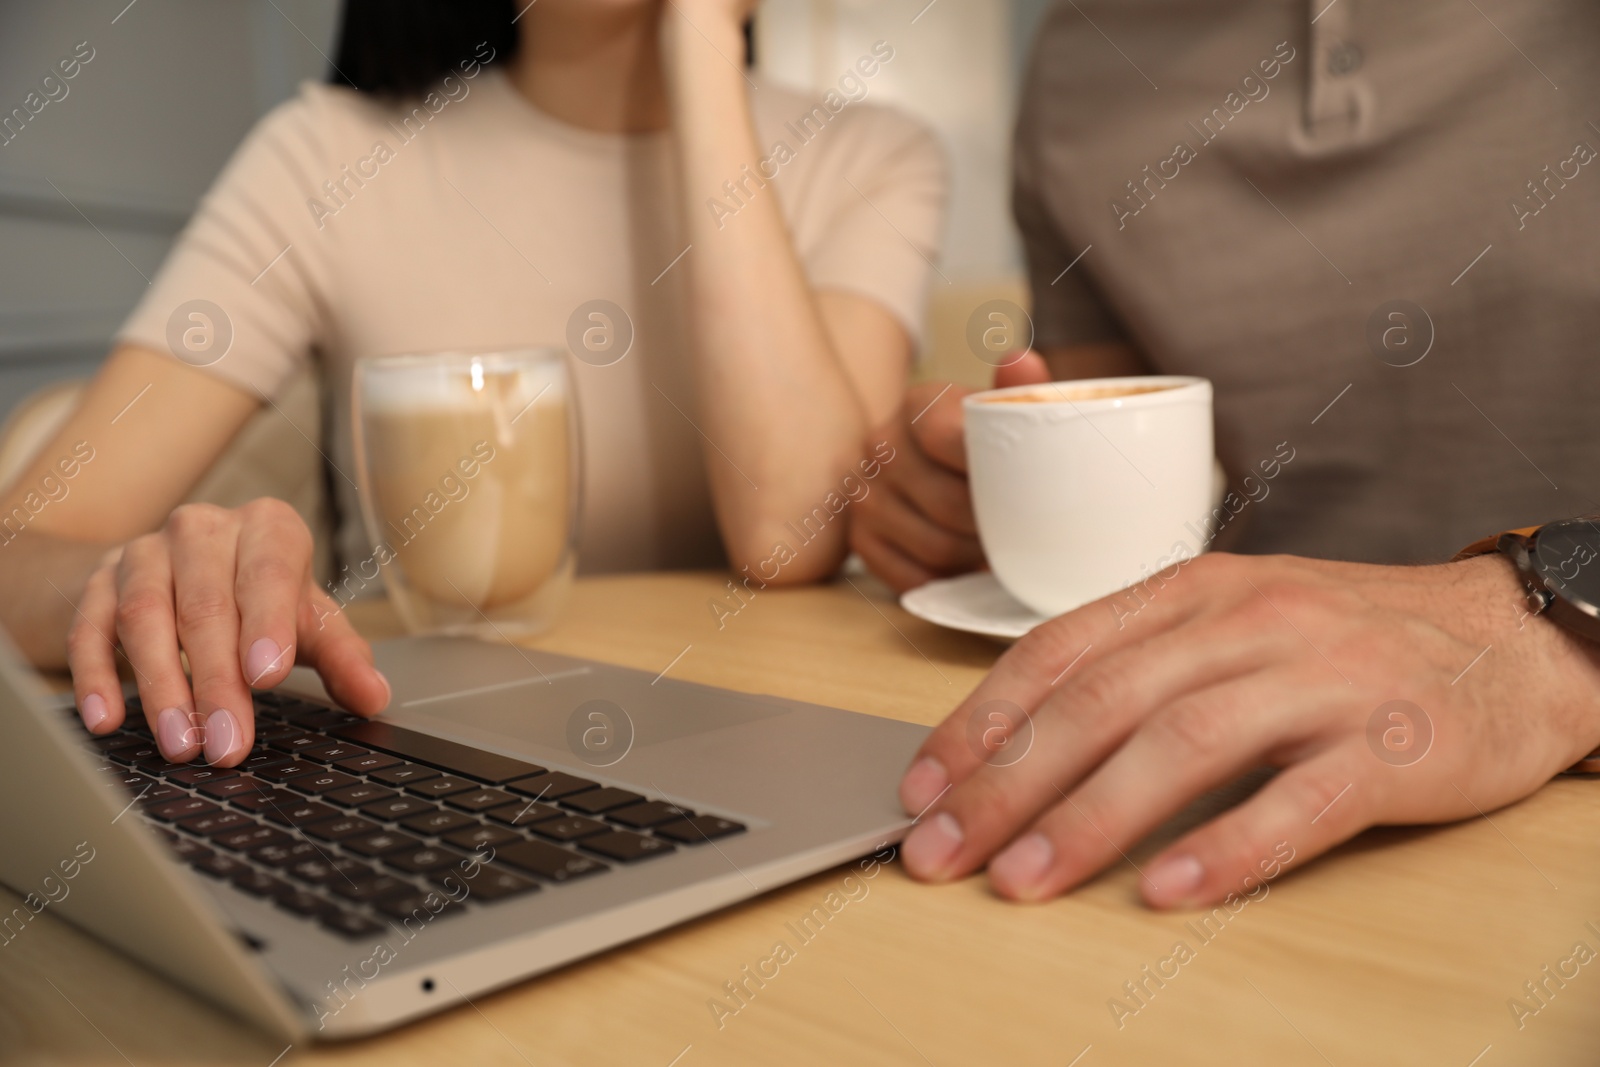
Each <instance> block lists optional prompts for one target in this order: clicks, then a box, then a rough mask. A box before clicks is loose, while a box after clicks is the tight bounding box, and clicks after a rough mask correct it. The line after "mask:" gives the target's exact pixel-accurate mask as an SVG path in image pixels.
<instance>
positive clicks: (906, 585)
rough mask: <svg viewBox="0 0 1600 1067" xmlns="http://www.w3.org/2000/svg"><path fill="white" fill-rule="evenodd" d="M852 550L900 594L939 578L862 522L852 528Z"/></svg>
mask: <svg viewBox="0 0 1600 1067" xmlns="http://www.w3.org/2000/svg"><path fill="white" fill-rule="evenodd" d="M850 548H851V550H852V551H853V552H855V554H856V555H858V556H860V557H861V562H862V563H865V564H866V565H867V570H869V571H871V572H872V573H873V574H875V575H877V576H878V578H879V580H880V581H882V582H884V583H885V584H886V585H888V586H889V588H891V589H893V590H894V591H895V592H897V593H904V592H905V591H906V590H908V589H915V588H917V586H919V585H925V584H927V583H928V582H931V581H933V579H934V578H936V577H937V575H935V574H934V573H933V572H932V571H929V570H927V569H926V568H924V567H923V566H922V565H921V564H919V563H917V562H916V561H915V560H913V559H912V558H911V557H909V556H907V555H906V554H905V553H903V552H901V551H900V550H899V549H897V548H895V547H894V546H892V545H891V544H889V542H887V541H885V540H884V539H883V538H881V537H879V536H878V535H877V534H876V533H874V532H873V531H872V530H869V529H867V528H865V527H864V526H863V525H862V524H860V523H857V524H855V525H854V526H852V527H851V530H850Z"/></svg>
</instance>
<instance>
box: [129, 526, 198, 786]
mask: <svg viewBox="0 0 1600 1067" xmlns="http://www.w3.org/2000/svg"><path fill="white" fill-rule="evenodd" d="M116 620H117V639H118V640H119V641H120V642H121V643H122V650H123V652H124V653H125V654H126V655H127V657H128V662H129V663H131V664H132V665H133V672H134V675H135V677H136V678H137V680H138V686H139V700H140V703H142V704H143V705H144V715H145V721H146V722H148V723H149V725H150V732H151V734H153V735H154V737H155V739H156V747H157V748H159V749H160V750H161V754H162V755H163V756H165V757H167V759H169V760H171V761H172V762H174V763H185V762H187V761H189V760H191V759H193V758H194V757H195V755H196V754H197V753H198V752H199V751H200V745H201V740H202V737H203V730H202V728H201V725H200V723H199V721H198V720H197V719H196V718H195V715H194V696H193V694H191V693H190V692H189V679H188V678H187V677H186V676H185V675H184V673H183V660H182V658H181V657H180V656H179V653H178V628H177V621H176V619H175V617H174V615H173V607H172V558H171V555H170V554H169V552H168V549H167V539H166V537H165V535H163V534H148V535H146V536H144V537H139V538H135V539H134V540H132V541H130V542H128V544H127V547H125V548H124V549H123V552H122V561H121V562H120V563H119V564H118V565H117V608H116Z"/></svg>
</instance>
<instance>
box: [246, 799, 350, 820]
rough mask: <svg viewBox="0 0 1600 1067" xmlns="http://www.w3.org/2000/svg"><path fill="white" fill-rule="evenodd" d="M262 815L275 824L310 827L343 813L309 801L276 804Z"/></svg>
mask: <svg viewBox="0 0 1600 1067" xmlns="http://www.w3.org/2000/svg"><path fill="white" fill-rule="evenodd" d="M261 814H263V815H265V816H266V817H267V818H269V819H271V820H272V821H273V822H280V823H283V824H285V825H287V826H308V825H310V824H311V823H314V822H321V821H322V820H324V819H335V818H338V817H339V815H340V814H341V813H340V811H339V809H338V808H330V807H328V805H326V804H323V803H321V802H319V801H315V800H308V801H302V802H301V803H299V804H287V805H276V804H275V805H273V806H272V807H269V808H268V809H267V810H266V811H263V812H262V813H261Z"/></svg>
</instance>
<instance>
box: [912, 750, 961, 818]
mask: <svg viewBox="0 0 1600 1067" xmlns="http://www.w3.org/2000/svg"><path fill="white" fill-rule="evenodd" d="M949 788H950V775H948V774H946V773H945V769H944V764H942V763H940V762H939V761H938V760H936V759H934V758H933V757H932V756H923V757H922V758H921V759H919V760H917V762H915V763H913V764H912V765H911V769H910V770H908V771H906V776H905V777H904V778H902V779H901V780H900V803H901V804H902V805H904V806H905V809H906V814H908V815H921V814H922V813H923V812H925V811H927V810H928V806H929V805H930V804H932V803H933V802H934V801H935V800H938V799H939V797H940V795H941V794H942V793H944V791H945V790H946V789H949Z"/></svg>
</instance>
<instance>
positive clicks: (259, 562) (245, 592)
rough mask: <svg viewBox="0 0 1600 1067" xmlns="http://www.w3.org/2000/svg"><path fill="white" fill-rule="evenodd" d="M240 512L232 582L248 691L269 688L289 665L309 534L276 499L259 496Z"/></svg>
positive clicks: (307, 564)
mask: <svg viewBox="0 0 1600 1067" xmlns="http://www.w3.org/2000/svg"><path fill="white" fill-rule="evenodd" d="M239 510H240V518H241V519H242V526H241V528H240V531H239V541H238V545H239V548H238V559H237V561H236V563H235V570H234V579H233V593H234V599H235V601H236V602H237V604H238V608H239V646H238V656H239V664H240V666H241V667H242V669H243V671H244V680H245V682H246V683H247V684H248V685H249V686H250V687H251V688H252V689H270V688H272V687H273V686H275V685H277V684H278V683H279V682H281V681H283V679H284V678H285V677H286V676H287V675H288V673H289V668H290V667H293V666H294V658H295V644H296V635H295V624H296V616H297V614H298V612H299V607H300V600H301V598H302V597H303V596H304V595H305V589H306V586H307V584H308V582H309V581H310V574H311V532H310V531H309V530H307V529H306V524H305V522H304V521H303V520H302V519H301V518H300V515H299V513H298V512H296V511H295V510H294V509H293V508H291V507H290V506H289V505H288V504H285V503H284V502H283V501H281V500H272V499H270V498H263V499H261V500H256V501H252V502H251V503H249V504H246V505H245V506H244V507H243V508H241V509H239Z"/></svg>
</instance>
